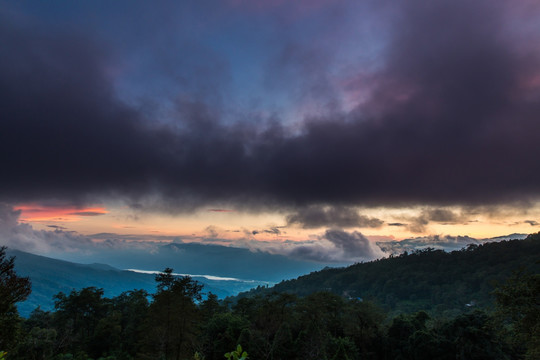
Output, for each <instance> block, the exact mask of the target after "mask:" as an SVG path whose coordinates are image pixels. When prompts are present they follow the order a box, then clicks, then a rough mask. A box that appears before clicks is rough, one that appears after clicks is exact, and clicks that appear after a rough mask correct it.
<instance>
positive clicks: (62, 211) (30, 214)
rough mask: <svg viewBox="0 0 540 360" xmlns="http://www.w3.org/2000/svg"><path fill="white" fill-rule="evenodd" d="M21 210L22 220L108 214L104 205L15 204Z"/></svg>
mask: <svg viewBox="0 0 540 360" xmlns="http://www.w3.org/2000/svg"><path fill="white" fill-rule="evenodd" d="M15 210H18V211H20V212H21V216H20V219H19V221H21V222H58V221H62V222H75V221H81V220H82V219H83V218H85V217H95V216H100V215H105V214H108V211H107V209H106V208H104V207H98V206H95V207H84V208H79V207H73V206H71V207H70V206H67V207H50V206H43V205H37V204H21V205H18V206H15Z"/></svg>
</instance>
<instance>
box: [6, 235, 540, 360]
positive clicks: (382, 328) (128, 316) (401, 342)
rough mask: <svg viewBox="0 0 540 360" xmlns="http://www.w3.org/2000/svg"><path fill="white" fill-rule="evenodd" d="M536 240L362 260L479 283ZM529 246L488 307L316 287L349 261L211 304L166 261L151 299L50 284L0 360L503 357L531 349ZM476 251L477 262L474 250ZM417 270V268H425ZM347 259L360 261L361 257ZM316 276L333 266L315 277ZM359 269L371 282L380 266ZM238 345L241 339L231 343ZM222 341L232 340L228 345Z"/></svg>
mask: <svg viewBox="0 0 540 360" xmlns="http://www.w3.org/2000/svg"><path fill="white" fill-rule="evenodd" d="M534 241H537V240H535V239H534V238H533V239H528V240H525V242H524V243H523V244H525V245H520V244H518V245H516V243H515V242H506V243H502V245H501V246H502V248H499V247H498V246H491V245H490V246H487V245H486V246H487V247H486V246H479V247H476V248H470V249H466V250H464V251H462V252H458V253H457V255H455V254H449V255H444V254H440V253H439V252H436V251H432V250H429V251H424V252H418V253H415V254H411V255H406V256H402V257H397V258H392V259H389V260H385V261H387V262H385V261H382V260H381V261H380V262H375V263H371V264H377V263H382V264H384V266H389V265H388V264H392V263H394V264H396V266H397V267H398V268H400V267H401V269H402V270H403V267H402V266H404V264H409V265H410V267H409V270H411V271H412V270H414V269H416V270H415V271H416V272H417V273H415V272H414V271H413V272H412V274H413V275H412V276H413V277H415V278H416V279H417V280H418V279H420V278H422V279H424V281H426V282H427V283H428V284H435V283H434V280H432V279H433V278H437V279H442V278H443V276H442V275H440V274H437V273H436V271H441V270H445V269H447V268H448V266H449V264H446V265H441V264H444V263H445V262H447V261H449V259H450V260H452V261H454V260H455V261H457V262H456V264H455V266H460V265H461V266H464V267H465V269H467V271H469V273H470V274H472V275H471V278H473V279H475V280H474V284H475V286H476V287H477V288H479V289H482V288H486V289H487V288H488V287H486V285H485V282H482V281H480V280H479V279H478V278H475V275H474V274H484V275H485V276H486V278H487V280H486V281H489V279H490V277H489V276H488V274H491V273H492V272H494V271H495V270H493V269H491V270H489V269H488V268H486V261H487V262H491V263H493V264H494V265H493V266H494V268H497V269H499V267H497V266H498V265H497V264H498V262H497V261H494V260H493V259H492V256H493V255H492V254H497V256H499V255H500V256H501V257H503V256H502V252H504V251H503V250H504V249H505V248H506V250H505V251H514V250H515V249H517V250H515V251H516V254H522V253H521V251H522V250H523V249H521V246H525V248H528V250H529V251H533V250H534V249H535V248H534V246H532V245H531V242H534ZM485 249H488V250H489V253H490V254H489V256H487V255H486V254H485V253H484V252H485V251H487V250H485ZM520 249H521V250H520ZM464 254H465V255H464ZM529 255H530V256H525V257H524V259H525V260H523V259H522V260H520V261H519V262H520V264H521V265H523V266H524V267H525V268H527V269H528V272H520V273H517V274H516V275H514V276H512V277H510V278H509V279H508V281H506V282H504V283H503V285H500V286H499V287H498V289H497V291H496V292H495V296H496V297H497V304H498V310H497V313H493V312H491V311H492V310H491V309H490V308H489V307H483V306H482V304H488V303H489V301H486V302H482V301H481V300H477V305H476V306H470V307H467V306H463V307H460V308H454V309H453V312H449V311H448V308H445V307H444V304H442V305H443V310H442V311H438V310H434V308H435V306H431V311H408V312H402V313H400V314H396V312H397V311H396V310H394V309H390V310H391V312H390V313H388V312H385V311H384V310H383V308H382V307H380V306H378V305H376V303H374V302H371V301H369V300H365V298H364V300H362V299H358V298H356V296H355V294H354V293H353V292H352V291H353V290H350V289H348V290H346V291H338V292H335V291H334V289H330V290H331V291H328V289H326V288H327V287H328V286H326V285H328V284H329V283H324V281H326V280H328V281H329V280H330V279H331V280H332V281H334V280H335V279H334V276H333V275H332V274H334V275H335V274H337V275H339V276H338V277H337V278H340V279H341V280H340V283H339V286H340V287H344V288H345V287H347V281H359V280H358V279H357V280H354V278H351V279H349V280H346V279H344V278H343V277H342V276H344V275H343V274H342V273H340V271H344V270H347V269H337V270H336V269H334V270H326V271H323V272H320V273H316V274H315V275H312V276H315V277H316V278H317V279H318V280H320V281H321V284H320V287H322V288H324V289H325V290H326V291H317V292H308V293H307V294H306V295H304V296H298V295H295V294H291V293H288V292H277V291H273V292H271V291H269V290H268V291H262V292H261V291H259V292H256V294H255V295H254V296H252V297H246V296H244V297H240V298H239V299H237V301H235V302H220V301H218V299H217V297H216V296H215V295H212V294H208V296H207V298H206V299H204V300H203V298H202V293H201V291H202V286H201V285H200V284H198V283H197V282H195V281H193V280H192V279H190V278H189V277H176V276H174V275H173V273H172V269H165V271H164V272H163V273H162V274H160V275H158V276H156V279H155V280H156V287H157V292H156V293H155V294H154V295H152V296H151V297H150V296H149V295H148V294H147V293H146V292H145V291H142V290H137V291H129V292H125V293H122V294H121V295H119V296H116V297H114V298H106V297H104V296H103V291H102V290H101V289H98V288H94V287H90V288H84V289H82V290H80V291H75V290H74V291H72V292H71V293H70V294H69V295H65V294H64V293H59V294H58V295H56V296H55V303H56V310H55V311H54V312H46V311H42V310H41V309H39V308H38V309H36V310H35V311H34V312H33V313H32V314H31V315H30V316H29V318H28V319H26V320H25V321H24V322H23V323H22V334H23V336H20V337H19V338H18V339H16V341H17V342H18V344H19V347H18V349H15V350H14V351H11V353H10V354H9V359H10V360H11V359H14V360H15V359H21V360H22V359H25V360H26V359H53V360H55V359H59V360H68V359H70V360H75V359H81V360H82V359H85V360H88V359H95V360H99V359H102V360H133V359H141V360H144V359H148V360H150V359H151V360H155V359H160V360H161V359H165V360H169V359H175V360H176V359H178V360H180V359H194V358H195V359H205V360H218V359H221V360H222V359H224V354H228V355H229V358H230V359H234V358H236V357H238V358H242V356H244V352H246V353H249V356H250V357H249V358H253V359H265V360H308V359H314V360H315V359H317V360H319V359H323V360H334V359H336V360H338V359H339V360H346V359H348V360H360V359H362V360H366V359H380V360H387V359H388V360H390V359H392V360H394V359H397V360H399V359H402V360H405V359H407V360H408V359H411V360H424V359H426V360H427V359H429V360H432V359H438V360H456V359H460V360H465V359H467V360H484V359H486V360H487V359H501V360H505V359H508V360H510V359H512V360H513V359H523V358H524V357H525V356H527V357H528V359H537V358H538V338H539V336H538V326H539V325H538V323H539V320H540V319H539V317H540V316H539V313H540V311H539V301H538V300H539V289H540V286H539V285H540V280H539V276H538V272H537V271H536V272H535V269H537V264H535V263H534V262H533V263H532V264H531V263H527V262H526V261H529V260H530V259H531V258H532V257H534V256H538V252H537V253H536V254H529ZM448 256H450V257H448ZM454 256H457V258H454ZM461 256H465V257H469V258H468V259H469V261H470V263H468V262H466V261H465V260H459V259H460V257H461ZM505 256H506V258H507V259H510V258H513V256H511V255H508V254H507V255H505ZM482 257H485V258H486V259H487V260H486V261H483V260H481V259H482ZM422 259H423V260H425V261H426V263H428V264H431V267H434V266H435V263H436V262H438V263H439V265H440V266H439V267H438V268H437V270H433V269H431V268H429V267H425V268H424V266H423V265H421V264H420V262H421V260H422ZM458 260H459V261H458ZM502 263H504V262H502ZM411 264H415V265H411ZM363 265H369V264H363ZM370 266H372V265H370ZM419 268H424V270H422V271H423V275H420V270H419ZM352 269H362V264H359V265H356V266H354V267H352ZM375 269H376V268H375ZM347 271H348V270H347ZM362 271H363V270H362ZM388 271H390V270H388ZM353 273H354V272H351V273H347V272H345V273H344V274H347V275H351V274H353ZM325 274H326V275H328V274H330V275H332V276H331V277H329V278H328V279H326V280H325V279H324V277H322V275H325ZM456 274H457V273H456ZM337 275H336V276H337ZM367 276H369V277H370V278H371V279H373V280H374V281H376V280H377V276H378V275H377V274H367ZM450 276H452V275H450ZM456 276H457V275H456ZM478 276H480V275H478ZM444 278H446V277H444ZM306 279H307V280H309V279H310V276H307V277H306ZM457 280H458V281H457V282H456V284H457V285H456V286H457V288H456V289H455V291H456V292H457V293H458V294H459V293H462V294H465V295H467V294H470V293H471V290H470V289H468V286H469V285H470V284H469V285H468V280H467V279H466V277H462V278H460V279H457ZM299 281H303V280H299ZM310 281H311V280H310ZM336 286H337V285H336ZM385 286H386V288H387V290H388V291H389V296H388V297H387V299H390V300H391V301H395V302H396V304H397V305H398V306H399V307H403V306H405V305H404V304H408V305H407V306H409V305H410V306H409V307H407V308H415V307H417V306H419V304H421V303H423V302H424V301H427V300H425V299H422V296H425V294H424V295H421V293H420V292H416V295H417V296H418V297H417V298H416V299H414V300H412V297H411V296H409V297H408V299H409V300H407V301H408V302H405V303H404V302H403V300H402V299H401V297H402V296H403V294H400V292H399V291H397V290H396V289H398V288H401V285H400V284H397V283H394V282H392V281H391V279H388V280H387V281H386V282H385ZM419 286H420V287H422V286H424V285H419ZM432 286H435V285H432ZM439 289H440V288H439ZM400 291H404V292H405V290H404V289H403V290H400ZM430 296H432V295H430ZM439 296H440V298H447V297H450V296H452V295H451V294H444V293H441V294H439ZM457 297H458V295H456V296H455V298H457ZM475 299H481V297H477V298H475ZM456 301H457V300H456ZM230 304H232V305H231V306H230ZM478 304H479V305H478ZM386 305H388V302H386ZM439 305H441V304H439ZM427 308H428V309H429V308H430V306H427ZM481 308H482V309H481ZM444 309H446V311H444ZM238 344H242V346H243V347H244V348H243V349H241V350H239V349H238V348H237V345H238ZM231 349H237V350H235V351H232V352H230V350H231ZM195 354H196V355H195Z"/></svg>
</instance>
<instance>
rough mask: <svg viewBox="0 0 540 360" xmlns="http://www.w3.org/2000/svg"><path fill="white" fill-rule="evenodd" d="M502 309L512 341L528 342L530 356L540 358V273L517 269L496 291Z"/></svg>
mask: <svg viewBox="0 0 540 360" xmlns="http://www.w3.org/2000/svg"><path fill="white" fill-rule="evenodd" d="M495 295H496V298H497V307H498V312H499V314H500V316H501V317H503V318H504V319H505V320H506V321H507V323H508V324H509V326H510V330H511V334H512V341H513V342H514V343H515V344H526V347H527V358H528V359H539V358H540V273H536V274H528V273H524V272H522V271H521V272H517V273H515V274H514V275H513V276H512V277H511V278H509V279H508V280H507V281H506V282H505V283H504V284H503V285H502V286H500V287H499V288H498V289H497V291H496V292H495Z"/></svg>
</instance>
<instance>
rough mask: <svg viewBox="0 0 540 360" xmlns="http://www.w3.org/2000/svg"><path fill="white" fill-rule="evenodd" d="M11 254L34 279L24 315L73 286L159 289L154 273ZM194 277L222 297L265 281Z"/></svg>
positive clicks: (108, 292) (114, 291) (109, 291)
mask: <svg viewBox="0 0 540 360" xmlns="http://www.w3.org/2000/svg"><path fill="white" fill-rule="evenodd" d="M7 255H8V256H15V271H16V272H17V274H18V275H20V276H28V277H29V278H30V280H31V281H32V294H31V295H30V297H29V298H28V300H27V301H25V302H23V303H21V304H19V306H18V308H19V313H20V314H21V315H22V316H27V315H28V314H29V313H30V312H31V311H32V310H34V309H35V308H36V307H37V306H38V305H39V306H41V308H42V309H44V310H50V309H52V308H53V306H54V302H53V300H52V297H53V296H54V295H56V294H57V293H58V292H60V291H62V292H64V293H69V292H71V290H73V289H77V290H79V289H82V288H84V287H89V286H94V287H97V288H103V290H104V291H105V296H107V297H112V296H117V295H119V294H120V293H122V292H124V291H129V290H134V289H144V290H146V291H148V292H149V293H153V292H154V291H155V288H156V285H155V281H154V275H153V274H141V273H136V272H132V271H125V270H119V269H116V268H114V267H112V266H109V265H105V264H95V263H94V264H89V265H84V264H77V263H72V262H68V261H63V260H57V259H52V258H48V257H44V256H39V255H33V254H30V253H26V252H22V251H18V250H8V251H7ZM194 280H197V281H199V282H200V283H202V284H204V289H203V291H204V292H210V291H211V292H212V293H214V294H216V295H218V297H225V296H230V295H235V294H237V293H238V292H240V291H245V290H247V289H249V288H251V287H253V286H257V285H260V284H265V283H263V282H257V281H243V280H238V281H235V280H227V281H224V280H210V279H206V278H201V277H194Z"/></svg>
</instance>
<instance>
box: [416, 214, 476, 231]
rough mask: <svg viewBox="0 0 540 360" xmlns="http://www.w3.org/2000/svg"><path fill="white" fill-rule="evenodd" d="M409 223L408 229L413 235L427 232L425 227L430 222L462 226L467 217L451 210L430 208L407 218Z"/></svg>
mask: <svg viewBox="0 0 540 360" xmlns="http://www.w3.org/2000/svg"><path fill="white" fill-rule="evenodd" d="M409 220H410V223H409V224H408V225H407V227H408V229H409V230H410V231H411V232H414V233H422V232H425V231H426V230H427V226H428V225H429V224H430V223H431V222H436V223H439V224H464V223H467V222H468V221H469V220H468V217H467V215H464V214H458V213H456V212H454V211H452V210H448V209H440V208H432V209H426V210H422V212H421V213H420V215H418V216H416V217H412V218H409Z"/></svg>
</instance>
